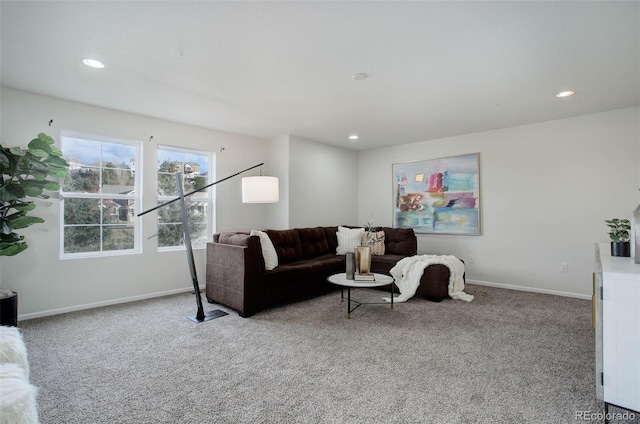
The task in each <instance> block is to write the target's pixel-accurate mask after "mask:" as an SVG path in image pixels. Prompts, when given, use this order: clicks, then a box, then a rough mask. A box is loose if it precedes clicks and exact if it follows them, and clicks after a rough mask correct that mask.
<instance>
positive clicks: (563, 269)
mask: <svg viewBox="0 0 640 424" xmlns="http://www.w3.org/2000/svg"><path fill="white" fill-rule="evenodd" d="M560 272H569V265H567V263H566V262H562V263H561V264H560Z"/></svg>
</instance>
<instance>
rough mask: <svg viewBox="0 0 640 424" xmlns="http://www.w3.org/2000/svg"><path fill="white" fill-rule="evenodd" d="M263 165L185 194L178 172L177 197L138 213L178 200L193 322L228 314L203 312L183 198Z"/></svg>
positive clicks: (190, 317) (145, 212) (216, 311)
mask: <svg viewBox="0 0 640 424" xmlns="http://www.w3.org/2000/svg"><path fill="white" fill-rule="evenodd" d="M262 165H264V163H259V164H258V165H255V166H252V167H251V168H247V169H245V170H243V171H240V172H237V173H235V174H233V175H230V176H228V177H226V178H223V179H221V180H218V181H216V182H214V183H211V184H209V185H207V186H205V187H202V188H200V189H198V190H194V191H190V192H189V193H187V194H184V192H183V190H182V173H181V172H179V173H177V174H176V185H177V187H178V194H179V195H180V196H179V197H176V198H175V199H172V200H169V201H167V202H164V203H161V204H160V205H158V206H156V207H153V208H151V209H148V210H146V211H144V212H142V213H139V214H138V216H142V215H144V214H147V213H149V212H152V211H155V210H156V209H160V208H161V207H163V206H167V205H169V204H170V203H173V202H176V201H178V200H179V201H180V211H181V214H182V230H183V231H182V234H183V237H184V246H185V248H186V250H187V262H188V263H189V271H190V273H191V280H192V281H193V290H194V291H195V294H196V303H197V304H198V311H197V312H196V314H195V315H190V316H188V317H187V318H188V319H190V320H191V321H193V322H197V323H200V322H204V321H210V320H212V319H215V318H219V317H223V316H225V315H228V314H227V313H226V312H224V311H221V310H219V309H217V310H214V311H207V312H204V309H203V307H202V296H201V295H200V284H199V283H198V275H197V273H196V265H195V261H194V259H193V247H192V246H191V232H190V230H189V218H188V215H187V206H186V204H185V201H184V198H185V197H187V196H191V195H192V194H194V193H197V192H199V191H203V190H206V189H207V188H209V187H211V186H214V185H216V184H218V183H221V182H223V181H226V180H228V179H229V178H233V177H235V176H237V175H240V174H242V173H243V172H247V171H250V170H252V169H254V168H257V167H259V166H262Z"/></svg>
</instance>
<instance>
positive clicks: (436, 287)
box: [206, 227, 449, 317]
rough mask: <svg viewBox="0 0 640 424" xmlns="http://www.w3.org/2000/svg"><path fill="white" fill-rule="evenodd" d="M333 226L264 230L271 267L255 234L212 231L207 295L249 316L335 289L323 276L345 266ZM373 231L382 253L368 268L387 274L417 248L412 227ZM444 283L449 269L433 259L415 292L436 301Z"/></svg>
mask: <svg viewBox="0 0 640 424" xmlns="http://www.w3.org/2000/svg"><path fill="white" fill-rule="evenodd" d="M337 230H338V227H314V228H296V229H290V230H266V231H265V232H266V233H267V235H268V236H269V238H270V239H271V241H272V243H273V245H274V248H275V250H276V253H277V255H278V266H277V267H276V268H275V269H274V270H272V271H270V270H266V269H265V263H264V258H263V255H262V247H261V245H260V239H259V237H258V236H250V235H249V233H248V232H222V233H217V234H215V235H214V236H213V242H212V243H208V244H207V286H206V296H207V300H208V301H209V302H210V303H214V302H215V303H219V304H221V305H225V306H228V307H230V308H232V309H234V310H236V311H238V314H239V315H240V316H243V317H248V316H251V315H253V314H254V313H256V312H258V311H260V310H263V309H266V308H269V307H273V306H277V305H280V304H285V303H290V302H294V301H297V300H301V299H305V298H310V297H314V296H318V295H320V294H323V293H327V292H329V291H332V290H336V289H338V287H337V286H335V285H333V284H331V283H329V282H328V281H327V277H328V276H329V275H331V274H335V273H338V272H344V270H345V257H344V256H343V255H336V247H337V246H338V242H337V237H336V232H337ZM376 231H384V233H385V254H384V255H383V256H372V259H371V271H372V272H377V273H382V274H389V270H390V269H391V268H393V266H394V265H395V264H396V262H398V261H399V260H400V259H402V258H404V257H406V256H414V255H416V254H417V239H416V236H415V234H414V232H413V230H412V229H399V228H389V227H381V228H378V229H376ZM448 284H449V269H448V268H447V267H446V266H444V265H431V266H429V267H428V268H427V269H426V270H425V272H424V274H423V277H422V280H421V282H420V287H419V288H418V291H417V292H416V294H417V295H420V296H424V297H427V298H428V299H430V300H434V301H440V300H442V299H443V298H445V297H447V296H448ZM387 289H388V288H387Z"/></svg>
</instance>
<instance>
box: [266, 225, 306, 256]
mask: <svg viewBox="0 0 640 424" xmlns="http://www.w3.org/2000/svg"><path fill="white" fill-rule="evenodd" d="M265 233H267V235H268V236H269V238H270V239H271V242H272V243H273V247H274V248H275V249H276V253H277V254H278V263H279V264H287V263H291V262H295V261H299V260H301V259H302V246H301V244H300V236H299V235H298V231H297V230H266V231H265Z"/></svg>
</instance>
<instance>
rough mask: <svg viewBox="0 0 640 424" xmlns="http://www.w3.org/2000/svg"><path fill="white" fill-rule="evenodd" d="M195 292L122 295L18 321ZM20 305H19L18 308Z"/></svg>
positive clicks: (185, 290)
mask: <svg viewBox="0 0 640 424" xmlns="http://www.w3.org/2000/svg"><path fill="white" fill-rule="evenodd" d="M204 288H205V286H200V290H204ZM189 291H191V292H193V287H184V288H181V289H174V290H167V291H162V292H155V293H147V294H142V295H139V296H131V297H121V298H118V299H111V300H105V301H104V302H95V303H87V304H84V305H75V306H69V307H67V308H59V309H49V310H47V311H42V312H33V313H30V314H23V315H18V321H26V320H29V319H34V318H42V317H47V316H51V315H58V314H65V313H67V312H75V311H82V310H84V309H93V308H99V307H102V306H109V305H118V304H121V303H129V302H137V301H139V300H145V299H153V298H154V297H162V296H170V295H172V294H179V293H186V292H189ZM19 307H20V305H18V308H19Z"/></svg>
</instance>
